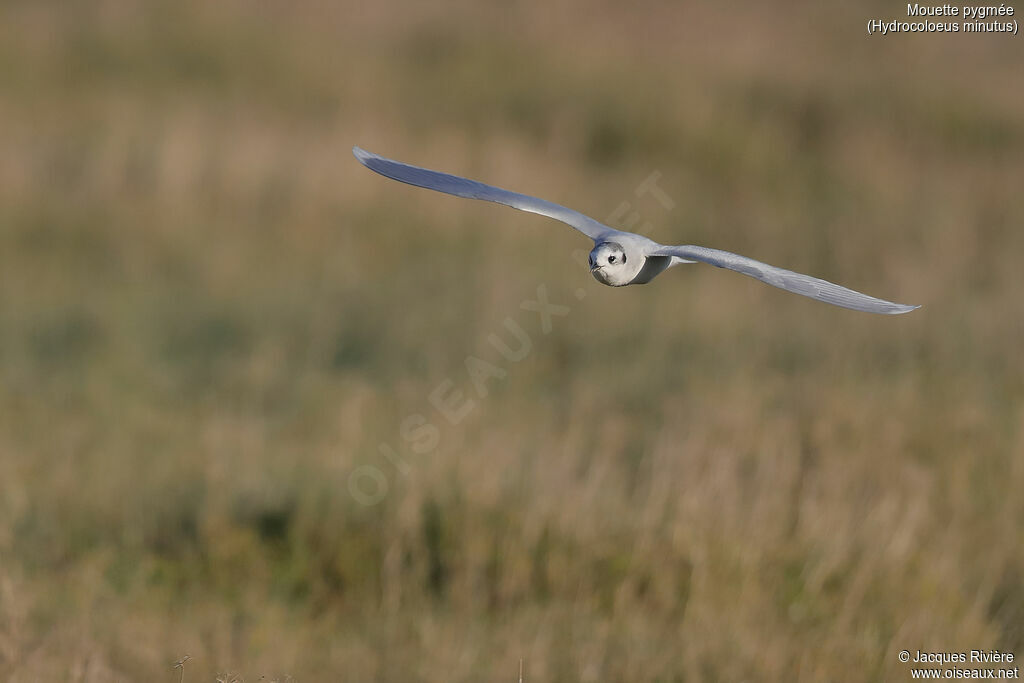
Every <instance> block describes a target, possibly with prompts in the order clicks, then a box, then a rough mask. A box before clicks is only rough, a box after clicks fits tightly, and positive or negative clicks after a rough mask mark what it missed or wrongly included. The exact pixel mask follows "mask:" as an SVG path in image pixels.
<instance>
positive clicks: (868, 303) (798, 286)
mask: <svg viewBox="0 0 1024 683" xmlns="http://www.w3.org/2000/svg"><path fill="white" fill-rule="evenodd" d="M653 255H656V256H677V257H679V258H682V259H689V260H692V261H700V262H702V263H710V264H711V265H713V266H718V267H719V268H728V269H729V270H735V271H736V272H737V273H743V274H744V275H749V276H750V277H752V278H756V279H758V280H760V281H761V282H766V283H768V284H769V285H771V286H773V287H778V288H779V289H784V290H786V291H787V292H793V293H794V294H801V295H803V296H807V297H810V298H812V299H817V300H818V301H824V302H825V303H827V304H832V305H833V306H842V307H843V308H852V309H853V310H855V311H864V312H865V313H885V314H887V315H898V314H900V313H909V312H910V311H912V310H914V309H915V308H920V307H919V306H908V305H906V304H897V303H893V302H892V301H885V300H884V299H876V298H875V297H873V296H868V295H867V294H861V293H860V292H855V291H853V290H852V289H847V288H846V287H840V286H839V285H837V284H833V283H831V282H828V281H827V280H821V279H819V278H816V277H811V276H810V275H801V274H800V273H794V272H793V271H791V270H785V269H783V268H776V267H775V266H770V265H768V264H767V263H761V262H760V261H755V260H754V259H752V258H747V257H746V256H740V255H739V254H733V253H732V252H729V251H722V250H720V249H708V248H707V247H695V246H690V245H683V246H678V247H668V246H666V247H660V248H658V249H656V250H654V252H653Z"/></svg>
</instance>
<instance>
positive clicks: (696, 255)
mask: <svg viewBox="0 0 1024 683" xmlns="http://www.w3.org/2000/svg"><path fill="white" fill-rule="evenodd" d="M352 153H353V154H354V155H355V157H356V159H358V160H359V162H360V163H361V164H363V165H364V166H366V167H367V168H368V169H370V170H371V171H375V172H376V173H379V174H380V175H382V176H385V177H387V178H391V179H392V180H398V181H400V182H403V183H407V184H409V185H416V186H417V187H424V188H427V189H428V190H436V191H438V192H444V193H446V194H451V195H455V196H456V197H465V198H466V199H481V200H484V201H488V202H496V203H498V204H504V205H505V206H511V207H512V208H515V209H519V210H521V211H528V212H530V213H536V214H540V215H542V216H547V217H548V218H554V219H555V220H557V221H561V222H562V223H566V224H567V225H569V226H571V227H573V228H575V229H576V230H578V231H580V232H581V233H583V234H584V235H586V236H587V237H589V238H590V239H591V240H593V241H594V248H593V249H592V250H591V252H590V258H589V263H590V272H591V273H592V274H593V276H594V278H595V279H596V280H597V281H598V282H600V283H602V284H605V285H610V286H612V287H622V286H625V285H642V284H646V283H648V282H650V281H651V280H653V279H654V277H655V276H657V275H659V274H660V273H662V272H663V271H665V270H666V269H668V268H671V267H672V266H676V265H679V264H682V263H698V262H699V263H708V264H711V265H713V266H717V267H719V268H726V269H728V270H734V271H736V272H737V273H742V274H744V275H748V276H750V277H752V278H755V279H757V280H760V281H761V282H764V283H767V284H769V285H772V286H773V287H778V288H779V289H784V290H786V291H787V292H793V293H794V294H800V295H802V296H806V297H810V298H811V299H816V300H818V301H823V302H825V303H827V304H832V305H833V306H842V307H843V308H850V309H853V310H855V311H864V312H865V313H883V314H887V315H898V314H901V313H908V312H910V311H912V310H914V309H915V308H919V306H909V305H907V304H897V303H893V302H892V301H886V300H884V299H876V298H875V297H873V296H868V295H867V294H861V293H860V292H855V291H854V290H852V289H847V288H846V287H841V286H839V285H837V284H834V283H831V282H828V281H827V280H821V279H819V278H816V277H811V276H810V275H802V274H800V273H794V272H793V271H791V270H785V269H783V268H777V267H775V266H770V265H768V264H767V263H761V262H760V261H755V260H754V259H752V258H748V257H746V256H740V255H739V254H734V253H732V252H729V251H722V250H721V249H710V248H708V247H698V246H693V245H688V244H687V245H679V246H668V245H664V244H658V243H657V242H655V241H653V240H650V239H648V238H646V237H644V236H643V235H637V234H636V233H632V232H624V231H622V230H615V229H614V228H610V227H608V226H607V225H604V224H603V223H599V222H598V221H596V220H594V219H593V218H590V217H589V216H585V215H583V214H582V213H579V212H578V211H573V210H572V209H567V208H566V207H564V206H560V205H558V204H554V203H552V202H549V201H546V200H544V199H538V198H536V197H531V196H529V195H525V194H519V193H518V192H512V191H510V190H503V189H501V188H500V187H494V186H493V185H485V184H484V183H481V182H477V181H476V180H470V179H468V178H463V177H461V176H457V175H450V174H448V173H441V172H440V171H431V170H429V169H426V168H420V167H419V166H412V165H410V164H405V163H402V162H400V161H394V160H393V159H385V158H384V157H381V156H378V155H376V154H373V153H372V152H367V151H366V150H365V149H362V148H360V147H353V148H352Z"/></svg>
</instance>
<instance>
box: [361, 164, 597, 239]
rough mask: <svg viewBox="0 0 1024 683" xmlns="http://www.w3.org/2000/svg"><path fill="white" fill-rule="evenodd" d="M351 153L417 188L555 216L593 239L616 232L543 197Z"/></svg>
mask: <svg viewBox="0 0 1024 683" xmlns="http://www.w3.org/2000/svg"><path fill="white" fill-rule="evenodd" d="M352 154H354V155H355V157H356V159H358V160H359V162H360V163H361V164H362V165H363V166H366V167H367V168H368V169H370V170H371V171H375V172H377V173H379V174H381V175H382V176H385V177H387V178H391V179H392V180H398V181H400V182H403V183H408V184H409V185H416V186H417V187H425V188H427V189H428V190H436V191H438V192H444V193H446V194H452V195H455V196H456V197H465V198H466V199H481V200H484V201H488V202H497V203H498V204H504V205H505V206H511V207H512V208H514V209H519V210H521V211H529V212H530V213H537V214H540V215H542V216H547V217H548V218H554V219H555V220H557V221H561V222H563V223H566V224H568V225H571V226H572V227H574V228H576V229H577V230H579V231H580V232H582V233H583V234H584V235H586V236H587V237H589V238H590V239H592V240H594V241H595V242H596V241H598V240H599V239H600V238H602V237H604V236H608V235H611V234H615V233H617V231H616V230H613V229H612V228H609V227H608V226H606V225H603V224H601V223H598V222H597V221H595V220H594V219H593V218H590V217H589V216H584V215H583V214H582V213H579V212H578V211H573V210H572V209H567V208H565V207H564V206H559V205H558V204H555V203H553V202H548V201H545V200H543V199H537V198H536V197H531V196H529V195H525V194H519V193H518V192H510V191H509V190H503V189H501V188H500V187H494V186H493V185H485V184H483V183H480V182H477V181H475V180H470V179H468V178H462V177H460V176H457V175H450V174H448V173H441V172H439V171H431V170H429V169H426V168H420V167H419V166H412V165H410V164H403V163H402V162H401V161H394V160H392V159H385V158H384V157H381V156H377V155H376V154H373V153H372V152H367V151H366V150H365V149H361V148H359V147H353V148H352Z"/></svg>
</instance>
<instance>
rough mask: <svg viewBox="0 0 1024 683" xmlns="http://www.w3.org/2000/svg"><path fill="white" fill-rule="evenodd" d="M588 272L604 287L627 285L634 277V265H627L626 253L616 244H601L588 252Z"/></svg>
mask: <svg viewBox="0 0 1024 683" xmlns="http://www.w3.org/2000/svg"><path fill="white" fill-rule="evenodd" d="M590 272H591V274H593V276H594V277H595V278H596V279H597V281H598V282H603V283H604V284H606V285H613V286H618V285H624V284H627V283H628V282H629V281H630V280H631V279H632V277H633V276H634V275H636V272H635V268H634V264H632V263H630V264H627V262H626V251H625V250H624V249H623V248H622V245H621V244H619V243H618V242H601V243H600V244H598V245H597V246H596V247H594V248H593V250H592V251H591V252H590Z"/></svg>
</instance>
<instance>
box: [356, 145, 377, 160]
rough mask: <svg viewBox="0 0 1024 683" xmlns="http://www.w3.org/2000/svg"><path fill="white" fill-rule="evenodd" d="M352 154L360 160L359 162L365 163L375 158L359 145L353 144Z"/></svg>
mask: <svg viewBox="0 0 1024 683" xmlns="http://www.w3.org/2000/svg"><path fill="white" fill-rule="evenodd" d="M352 156H354V157H355V158H356V159H358V160H359V163H361V164H365V163H366V162H367V161H368V160H370V159H372V158H373V155H372V154H370V153H369V152H367V151H366V150H365V149H363V148H362V147H360V146H359V145H352Z"/></svg>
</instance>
